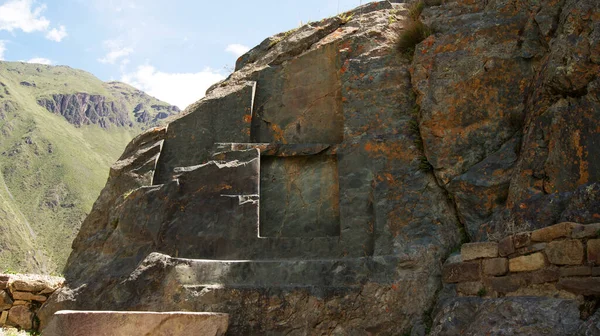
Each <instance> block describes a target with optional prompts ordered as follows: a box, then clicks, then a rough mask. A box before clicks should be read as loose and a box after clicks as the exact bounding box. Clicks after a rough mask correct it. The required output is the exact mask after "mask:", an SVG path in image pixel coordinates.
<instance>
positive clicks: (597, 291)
mask: <svg viewBox="0 0 600 336" xmlns="http://www.w3.org/2000/svg"><path fill="white" fill-rule="evenodd" d="M558 288H559V289H563V290H566V291H569V292H571V293H575V294H577V295H600V277H584V278H562V279H560V280H559V281H558Z"/></svg>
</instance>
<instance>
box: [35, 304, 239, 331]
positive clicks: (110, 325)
mask: <svg viewBox="0 0 600 336" xmlns="http://www.w3.org/2000/svg"><path fill="white" fill-rule="evenodd" d="M228 324H229V315H228V314H218V313H193V312H164V313H159V312H135V311H75V310H61V311H58V312H56V313H55V314H54V317H53V318H52V322H51V323H50V325H48V327H47V328H46V329H45V330H44V332H43V334H42V335H44V336H137V335H140V336H141V335H144V336H183V335H204V336H221V335H224V334H225V332H226V331H227V327H228Z"/></svg>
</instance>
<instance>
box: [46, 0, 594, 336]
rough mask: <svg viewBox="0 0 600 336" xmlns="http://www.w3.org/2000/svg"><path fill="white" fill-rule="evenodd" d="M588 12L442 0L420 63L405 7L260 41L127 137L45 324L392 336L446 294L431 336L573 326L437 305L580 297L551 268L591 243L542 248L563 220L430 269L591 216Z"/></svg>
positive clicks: (379, 8) (578, 2) (544, 311)
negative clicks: (57, 316) (95, 315)
mask: <svg viewBox="0 0 600 336" xmlns="http://www.w3.org/2000/svg"><path fill="white" fill-rule="evenodd" d="M599 6H600V5H598V4H597V3H596V2H595V1H592V0H564V1H550V0H547V1H538V2H532V3H524V2H521V1H512V0H509V1H487V2H485V3H483V2H472V1H462V0H455V1H452V0H451V1H446V3H445V4H443V5H442V6H432V7H428V8H426V9H425V11H424V12H423V15H422V17H423V19H424V20H425V21H426V22H427V23H428V24H429V25H431V26H432V27H433V28H434V30H435V34H433V35H432V36H430V37H428V38H427V39H426V40H424V41H423V42H422V43H420V44H419V46H418V47H417V50H416V53H415V55H414V58H413V60H412V63H409V61H408V60H406V59H402V58H401V57H398V55H397V54H396V52H395V51H394V50H393V49H394V39H395V36H394V31H396V30H394V29H393V28H394V27H395V26H396V25H399V26H400V27H402V26H403V24H404V23H405V21H404V18H406V15H407V14H408V13H407V11H406V8H407V5H406V4H399V3H396V2H389V1H380V2H375V3H371V4H368V5H365V6H363V7H362V8H359V9H357V10H355V11H352V13H350V14H353V15H354V16H352V19H351V20H350V21H349V22H345V20H343V19H342V18H341V17H337V18H331V19H325V20H322V21H319V22H315V23H311V24H308V25H305V26H303V27H301V28H299V29H297V30H295V31H290V32H287V33H285V34H280V35H276V36H274V37H271V38H269V39H267V40H265V41H264V42H263V43H261V44H260V45H259V46H257V47H256V48H254V49H252V50H251V51H250V52H249V53H247V54H246V55H244V56H242V57H240V59H239V60H238V62H237V64H236V70H237V71H236V72H234V73H233V74H232V75H231V76H230V77H229V78H228V79H227V80H225V81H223V82H220V83H218V84H216V85H214V86H213V87H211V88H210V89H209V90H208V92H207V96H206V98H204V99H203V100H201V101H199V102H197V103H195V104H193V105H191V106H190V107H189V108H188V109H187V110H186V111H184V113H183V115H182V116H181V117H180V118H179V119H177V120H175V121H173V122H171V123H170V124H169V126H168V127H167V128H166V129H157V130H152V131H149V132H147V133H145V134H143V135H141V136H140V137H138V138H136V139H135V140H134V141H133V142H132V143H131V144H130V145H129V147H128V148H127V149H126V151H125V153H124V154H123V156H122V157H121V159H120V160H119V161H118V162H117V163H116V164H115V166H114V167H113V169H112V170H111V176H110V178H109V181H108V182H107V186H106V187H105V189H104V190H103V192H102V194H101V195H100V198H99V199H98V201H97V202H96V204H95V206H94V209H93V210H92V212H91V213H90V215H89V216H88V217H87V219H86V221H85V222H84V224H83V226H82V229H81V231H80V233H79V235H78V237H77V239H76V240H75V242H74V244H73V253H72V254H71V257H70V258H69V262H68V265H67V268H66V270H65V274H66V278H67V286H66V287H65V288H63V289H62V290H60V291H58V292H56V293H55V294H54V295H53V296H52V297H51V298H50V299H49V300H48V302H46V303H45V305H44V307H43V309H42V312H41V313H40V319H41V322H42V325H45V324H46V323H48V321H49V320H50V317H51V315H52V313H54V312H55V311H58V310H62V309H86V310H90V309H92V310H102V309H108V310H114V309H121V310H159V311H168V310H189V311H213V312H224V313H229V314H230V316H231V321H230V322H231V325H230V329H229V330H230V331H229V332H230V333H231V334H249V335H252V334H256V335H262V334H350V335H354V334H356V335H363V334H364V335H366V334H380V335H399V334H405V333H407V332H409V331H410V330H413V332H414V333H417V332H422V331H424V330H425V329H427V328H426V326H425V325H426V324H427V322H426V321H427V320H428V319H429V318H430V317H429V316H427V314H426V313H425V312H426V311H428V310H429V309H431V308H432V307H433V306H434V305H435V302H436V301H439V305H438V309H437V312H436V314H435V321H434V325H433V329H432V330H433V334H434V335H463V334H464V335H481V334H496V335H503V334H505V335H511V334H523V335H542V334H549V335H567V334H568V332H573V331H574V330H576V329H577V328H578V327H579V325H580V324H581V322H582V321H581V320H580V319H579V309H578V303H579V301H576V300H566V299H557V298H544V297H539V298H502V299H486V300H484V299H480V298H452V297H451V294H449V293H451V292H452V291H451V290H446V289H444V290H443V291H442V292H440V294H439V295H438V294H437V293H438V291H440V290H441V289H442V284H441V281H440V280H441V279H443V280H445V281H446V282H449V283H459V284H458V285H456V286H455V287H456V288H457V290H458V292H459V293H460V294H467V295H485V291H486V290H487V289H488V288H489V289H490V290H491V291H493V292H494V293H501V294H504V293H511V295H512V294H514V295H530V294H532V293H533V294H537V295H538V296H549V295H551V294H553V293H554V294H556V293H558V294H557V295H559V296H560V297H569V298H572V296H575V295H574V294H570V293H571V292H569V293H566V294H565V293H564V292H562V291H560V290H559V288H557V286H558V287H560V286H566V287H569V288H579V287H581V286H582V284H581V283H580V282H581V281H582V280H580V279H579V280H578V279H576V278H573V279H574V280H573V279H572V277H576V276H577V275H572V274H580V273H581V271H580V270H578V271H575V270H572V269H570V268H569V269H568V270H565V271H562V272H563V273H561V271H559V270H558V268H557V266H556V265H561V267H562V266H563V265H576V266H577V265H580V264H581V263H583V261H584V260H583V254H582V253H583V249H582V247H583V246H584V245H582V244H581V243H579V242H575V243H572V242H566V243H565V242H556V243H554V242H552V243H549V241H554V240H555V239H566V238H569V237H571V236H570V235H571V234H572V232H574V231H576V230H575V229H576V227H577V226H576V225H574V226H571V225H570V224H564V225H562V226H557V227H553V228H549V229H546V230H543V231H533V232H531V233H528V234H521V235H515V236H511V238H510V240H506V241H502V242H500V243H498V244H497V243H483V244H481V243H477V244H471V245H465V247H464V248H463V251H464V252H463V256H462V258H460V260H457V261H456V262H452V263H451V262H448V263H447V264H446V266H445V267H444V270H443V272H442V264H443V262H444V259H445V258H446V257H447V256H448V254H449V253H450V251H452V250H453V249H454V248H456V247H458V245H459V244H460V243H461V241H462V240H464V239H465V238H470V239H471V240H473V241H481V240H487V239H488V238H490V237H493V236H494V233H497V232H499V233H506V232H509V233H510V234H513V233H516V232H519V231H528V230H534V229H537V228H542V227H545V226H548V225H550V224H554V223H557V222H561V221H562V222H567V221H572V220H575V218H577V219H578V221H577V222H578V223H582V224H586V223H591V222H593V219H594V218H595V217H596V215H597V212H598V210H597V209H594V207H593V206H594V205H596V204H597V203H598V201H597V197H596V196H597V195H598V194H599V192H600V189H598V185H599V184H593V183H594V182H598V177H600V176H597V175H598V174H597V171H598V170H594V167H595V166H594V165H597V164H598V162H600V161H598V159H599V157H598V155H597V154H600V153H596V152H595V151H596V149H594V148H595V147H594V144H596V143H597V142H598V141H599V140H600V138H599V136H600V134H599V131H598V129H597V127H596V126H595V123H584V122H583V121H584V120H598V117H599V115H598V111H599V107H600V105H599V103H598V88H597V87H596V86H597V83H596V82H597V81H598V79H597V78H596V75H595V74H597V73H598V60H597V57H595V54H594V52H593V50H597V49H598V46H597V44H598V41H597V40H598V38H597V32H596V30H598V29H600V28H598V29H597V28H596V24H595V23H594V22H597V21H598V13H599V12H600V10H599ZM346 17H350V16H346ZM397 19H400V23H399V24H397V23H395V21H396V20H397ZM399 31H402V28H400V29H399ZM413 91H414V92H415V93H416V99H415V97H414V96H413V94H412V92H413ZM415 111H418V113H416V115H415ZM570 116H573V117H570ZM571 118H573V120H571ZM571 121H572V122H571ZM563 125H568V126H566V127H561V126H563ZM415 126H416V127H415ZM415 128H417V129H418V130H417V129H415ZM420 143H422V144H423V145H422V146H421V145H420ZM592 161H593V163H592ZM429 164H430V165H431V166H432V167H433V172H430V171H426V169H423V166H424V165H425V166H426V167H429ZM536 215H539V216H537V217H539V218H536ZM538 219H539V220H538ZM540 223H541V224H540ZM584 231H585V230H584ZM465 235H466V236H468V237H465ZM488 235H489V236H488ZM505 236H506V235H502V236H501V237H500V238H504V237H505ZM585 239H588V238H587V236H586V238H585ZM585 242H587V240H586V241H585ZM550 244H552V245H550ZM569 244H572V245H573V246H572V249H571V250H572V251H571V252H569V253H566V254H565V253H564V252H565V249H563V248H562V247H563V245H565V246H566V245H569ZM569 246H570V245H569ZM587 251H589V249H588V250H587ZM500 255H501V256H503V257H506V258H498V257H499V256H500ZM482 258H488V259H485V260H482ZM489 258H491V259H489ZM548 260H549V261H548ZM551 263H555V264H556V265H551ZM569 267H570V266H569ZM507 272H518V274H509V275H505V274H507ZM565 272H566V273H565ZM590 272H592V273H593V271H592V268H591V267H590ZM584 273H585V272H584ZM561 274H563V275H564V276H563V278H562V279H560V281H559V277H560V276H561ZM587 276H589V275H587ZM530 285H531V286H530ZM452 286H453V285H452ZM527 286H529V287H527ZM446 287H447V288H448V287H449V286H446ZM585 293H586V295H587V294H589V293H588V292H585ZM591 294H595V292H594V293H591ZM569 295H571V296H569ZM82 297H85V298H86V300H80V299H79V298H82ZM438 297H439V300H438ZM444 298H445V299H444ZM495 320H498V322H497V323H494V322H492V321H495Z"/></svg>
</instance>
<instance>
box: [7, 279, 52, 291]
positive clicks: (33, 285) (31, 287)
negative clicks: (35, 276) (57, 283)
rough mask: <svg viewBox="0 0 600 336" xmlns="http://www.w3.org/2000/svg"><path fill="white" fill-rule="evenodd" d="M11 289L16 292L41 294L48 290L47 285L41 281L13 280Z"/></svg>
mask: <svg viewBox="0 0 600 336" xmlns="http://www.w3.org/2000/svg"><path fill="white" fill-rule="evenodd" d="M11 287H12V288H13V289H14V290H16V291H21V292H34V293H35V292H40V291H42V290H44V289H46V284H45V283H44V282H43V281H41V280H28V281H25V280H21V279H17V280H13V282H12V283H11Z"/></svg>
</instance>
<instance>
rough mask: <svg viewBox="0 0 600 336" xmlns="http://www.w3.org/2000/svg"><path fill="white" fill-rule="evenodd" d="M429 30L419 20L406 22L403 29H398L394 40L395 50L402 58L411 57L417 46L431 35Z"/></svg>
mask: <svg viewBox="0 0 600 336" xmlns="http://www.w3.org/2000/svg"><path fill="white" fill-rule="evenodd" d="M431 33H432V32H431V28H429V27H428V26H427V25H426V24H424V23H423V22H422V21H421V20H417V21H413V20H408V21H406V22H405V24H404V27H403V29H399V32H398V37H397V40H396V50H397V51H398V52H399V53H400V54H402V55H404V56H409V57H410V56H412V55H413V54H414V53H415V48H416V47H417V44H419V43H421V42H422V41H423V40H425V39H426V38H427V37H428V36H429V35H431Z"/></svg>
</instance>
